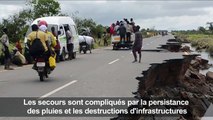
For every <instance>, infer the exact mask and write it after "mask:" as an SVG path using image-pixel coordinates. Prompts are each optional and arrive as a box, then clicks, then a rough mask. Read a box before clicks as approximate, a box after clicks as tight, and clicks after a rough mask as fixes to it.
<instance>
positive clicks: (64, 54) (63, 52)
mask: <svg viewBox="0 0 213 120" xmlns="http://www.w3.org/2000/svg"><path fill="white" fill-rule="evenodd" d="M65 58H66V52H65V49H64V48H63V50H62V53H61V55H60V59H61V61H65Z"/></svg>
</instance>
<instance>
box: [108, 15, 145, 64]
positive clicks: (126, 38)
mask: <svg viewBox="0 0 213 120" xmlns="http://www.w3.org/2000/svg"><path fill="white" fill-rule="evenodd" d="M139 30H140V26H139V25H135V22H134V20H133V18H130V21H129V20H128V19H126V18H124V19H123V21H117V22H116V24H115V23H112V24H111V26H110V27H109V33H110V35H120V43H125V42H131V35H132V34H133V33H134V34H135V41H133V42H134V43H133V47H132V53H133V56H134V61H133V63H135V62H137V54H136V53H137V52H138V54H139V61H138V62H139V63H140V62H141V49H142V44H143V37H142V33H141V32H140V31H139Z"/></svg>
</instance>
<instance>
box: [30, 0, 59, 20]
mask: <svg viewBox="0 0 213 120" xmlns="http://www.w3.org/2000/svg"><path fill="white" fill-rule="evenodd" d="M35 1H36V0H33V1H32V3H35ZM32 3H31V4H30V5H31V6H32V7H33V19H36V18H40V17H44V16H54V15H58V14H59V13H60V10H61V7H60V4H59V3H58V2H57V1H55V0H39V1H38V4H35V5H33V4H32Z"/></svg>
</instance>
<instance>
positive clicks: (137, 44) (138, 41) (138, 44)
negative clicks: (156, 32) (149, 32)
mask: <svg viewBox="0 0 213 120" xmlns="http://www.w3.org/2000/svg"><path fill="white" fill-rule="evenodd" d="M139 30H140V26H136V32H135V41H134V44H133V47H132V53H133V56H134V59H135V60H134V61H133V63H135V62H137V54H136V52H138V54H139V63H140V62H141V48H142V44H143V37H142V33H141V32H140V31H139Z"/></svg>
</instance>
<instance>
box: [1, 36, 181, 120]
mask: <svg viewBox="0 0 213 120" xmlns="http://www.w3.org/2000/svg"><path fill="white" fill-rule="evenodd" d="M169 38H173V36H172V35H168V36H164V37H162V36H155V37H152V38H146V39H144V43H143V49H146V50H148V49H156V47H158V46H159V45H160V44H165V43H166V41H167V40H168V39H169ZM92 52H93V53H92V54H77V58H76V59H75V60H71V61H65V62H61V63H59V64H57V68H56V69H55V70H54V71H53V73H52V74H51V75H50V78H48V79H47V80H45V81H44V82H40V81H39V77H38V75H37V73H36V71H34V70H32V69H31V68H32V66H31V65H28V66H24V67H21V68H18V69H16V70H13V71H4V70H2V71H0V97H133V95H132V92H135V91H137V87H138V81H137V80H136V79H135V77H137V76H141V73H142V71H144V70H147V69H148V68H149V67H150V64H151V63H161V62H163V60H167V59H172V58H180V57H182V54H183V53H170V52H154V51H144V52H142V62H141V63H132V61H133V55H132V53H131V50H116V51H113V50H112V47H105V48H100V49H95V50H93V51H92ZM0 119H1V120H14V119H15V120H19V119H20V120H23V119H24V120H25V119H26V120H29V119H32V120H34V119H35V120H46V119H48V120H49V119H50V120H52V119H57V120H58V119H59V118H5V117H1V118H0ZM60 119H62V120H64V119H69V120H70V119H71V118H66V117H65V118H60ZM72 119H75V120H76V119H79V120H82V119H85V120H88V118H72ZM90 119H91V120H94V119H97V120H99V119H101V120H102V119H103V118H90ZM104 119H109V118H104Z"/></svg>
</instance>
